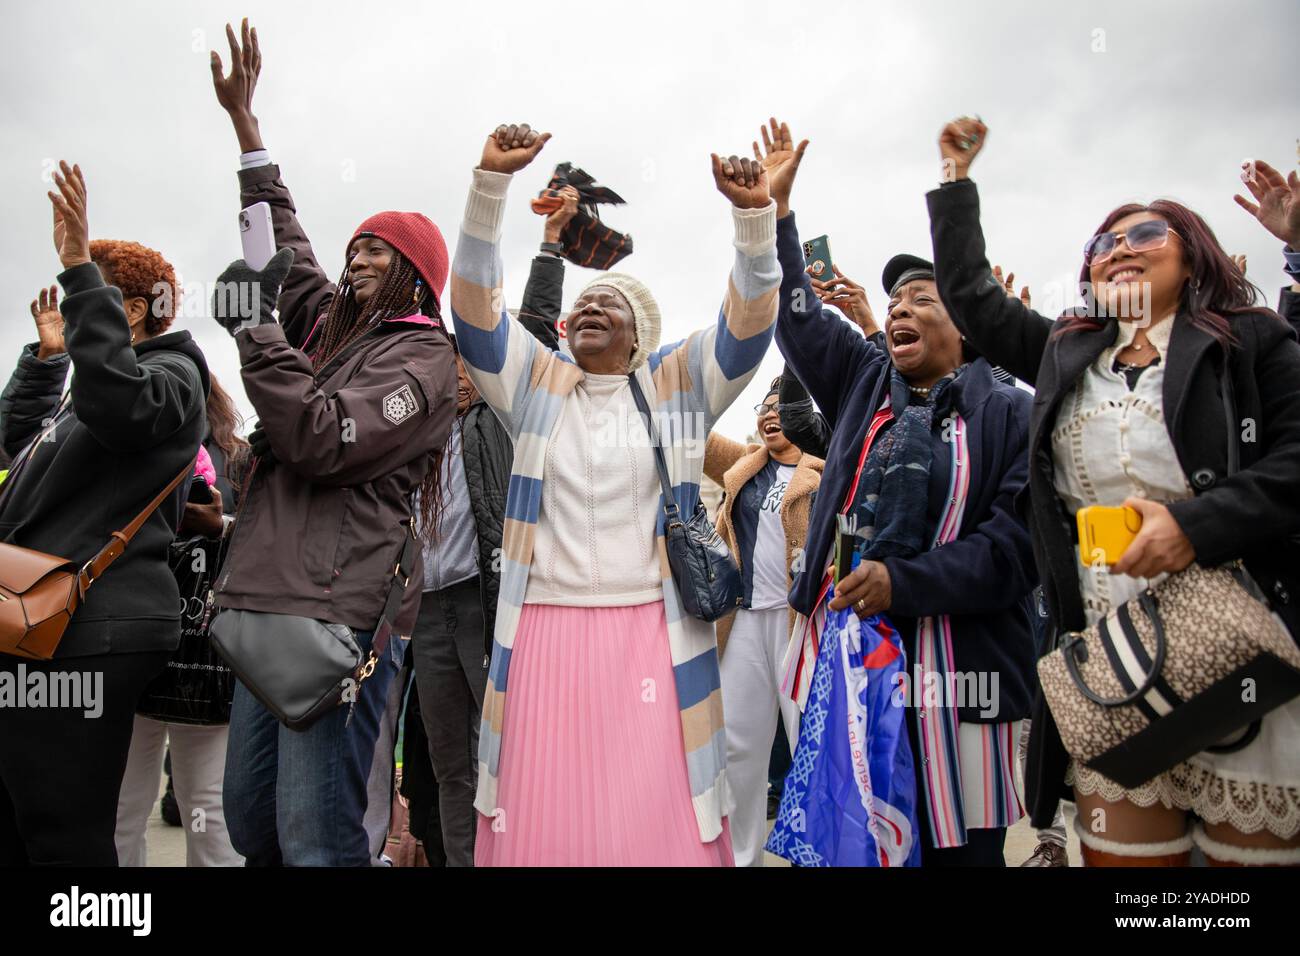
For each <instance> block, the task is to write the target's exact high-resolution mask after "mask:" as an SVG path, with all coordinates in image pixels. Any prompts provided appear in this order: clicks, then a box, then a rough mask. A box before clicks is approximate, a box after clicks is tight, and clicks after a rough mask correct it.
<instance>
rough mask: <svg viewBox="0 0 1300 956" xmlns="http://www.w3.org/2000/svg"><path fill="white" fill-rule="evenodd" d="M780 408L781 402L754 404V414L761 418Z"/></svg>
mask: <svg viewBox="0 0 1300 956" xmlns="http://www.w3.org/2000/svg"><path fill="white" fill-rule="evenodd" d="M780 410H781V403H780V402H763V404H761V405H755V406H754V414H755V415H757V416H758V417H759V418H762V417H763V416H764V415H766V414H767V413H768V412H776V411H780Z"/></svg>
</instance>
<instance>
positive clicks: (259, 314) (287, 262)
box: [212, 249, 293, 335]
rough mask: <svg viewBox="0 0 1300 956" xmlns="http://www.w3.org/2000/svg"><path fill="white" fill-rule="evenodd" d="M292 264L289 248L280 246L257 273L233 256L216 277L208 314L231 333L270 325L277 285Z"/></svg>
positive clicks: (278, 289) (279, 284)
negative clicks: (233, 259) (230, 261)
mask: <svg viewBox="0 0 1300 956" xmlns="http://www.w3.org/2000/svg"><path fill="white" fill-rule="evenodd" d="M292 265H293V250H292V249H281V250H280V251H279V252H277V253H276V254H275V255H273V256H272V257H271V261H270V262H268V263H267V264H266V267H265V268H263V269H262V270H261V271H260V272H259V271H257V270H256V269H250V268H249V267H248V263H247V262H245V261H244V260H243V259H236V260H235V261H234V262H232V263H231V264H230V265H228V266H226V268H225V269H224V270H223V271H222V273H221V275H219V276H217V285H216V288H215V289H214V290H213V292H212V317H213V318H214V319H216V320H217V322H218V323H219V324H220V325H221V327H222V328H223V329H225V330H226V331H227V332H229V333H230V334H231V335H234V334H235V333H236V332H238V331H239V330H240V329H251V328H253V326H255V325H270V324H271V323H272V322H274V321H275V319H274V317H273V316H272V313H273V312H275V303H276V300H277V299H279V298H280V286H281V285H283V284H284V280H285V277H286V276H288V275H289V267H290V266H292Z"/></svg>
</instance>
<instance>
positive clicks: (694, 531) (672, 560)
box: [627, 373, 745, 624]
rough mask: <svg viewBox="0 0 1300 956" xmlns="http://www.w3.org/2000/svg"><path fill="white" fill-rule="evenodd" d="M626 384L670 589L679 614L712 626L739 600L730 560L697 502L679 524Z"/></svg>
mask: <svg viewBox="0 0 1300 956" xmlns="http://www.w3.org/2000/svg"><path fill="white" fill-rule="evenodd" d="M627 378H628V382H629V383H630V384H631V386H632V397H633V398H635V399H636V407H637V409H638V410H639V411H640V412H641V416H642V418H643V419H644V421H645V427H646V431H647V432H648V433H649V435H650V444H651V445H652V446H653V448H654V453H655V469H656V470H657V471H658V472H659V486H660V488H662V489H663V499H664V545H665V546H666V547H667V549H668V566H669V567H670V568H671V569H672V573H673V583H675V584H676V585H677V594H678V596H679V597H680V598H681V602H682V609H683V610H685V611H686V613H687V614H689V615H691V617H696V618H699V619H700V620H701V621H704V622H706V623H708V624H712V623H713V622H714V621H716V620H718V619H719V618H721V617H725V616H726V615H728V614H730V613H731V612H732V611H734V610H736V608H738V607H740V604H741V602H742V601H743V600H744V593H745V588H744V582H743V581H742V580H741V577H740V568H738V567H737V566H736V561H735V559H734V558H732V556H731V549H730V548H728V547H727V544H726V542H725V541H723V540H722V536H721V535H719V534H718V531H717V529H716V528H715V527H714V526H713V522H711V521H710V520H709V513H708V511H706V510H705V508H704V502H702V501H700V500H698V499H697V500H696V502H695V511H694V513H693V514H692V515H691V517H690V518H689V520H687V521H686V522H683V521H682V519H681V514H680V512H679V511H678V508H677V499H675V498H674V497H673V486H672V483H671V482H670V481H669V480H668V465H667V463H666V462H665V461H664V452H663V447H662V446H661V445H660V444H659V435H658V433H657V431H656V430H655V426H654V416H652V415H651V414H650V406H649V405H648V404H647V403H646V400H645V395H644V394H643V393H642V391H641V384H640V383H639V382H638V381H637V380H636V374H635V373H633V374H631V375H629V376H628V377H627Z"/></svg>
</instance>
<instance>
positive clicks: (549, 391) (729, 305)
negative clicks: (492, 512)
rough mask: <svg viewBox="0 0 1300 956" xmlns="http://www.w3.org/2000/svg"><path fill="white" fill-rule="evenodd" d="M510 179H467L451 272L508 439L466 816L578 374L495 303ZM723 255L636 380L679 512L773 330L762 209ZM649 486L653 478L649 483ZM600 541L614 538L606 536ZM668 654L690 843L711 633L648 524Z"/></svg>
mask: <svg viewBox="0 0 1300 956" xmlns="http://www.w3.org/2000/svg"><path fill="white" fill-rule="evenodd" d="M510 179H511V177H510V176H508V175H505V174H501V173H491V172H486V171H484V170H479V169H476V170H475V171H474V183H473V185H472V187H471V188H470V193H469V200H468V202H467V203H466V207H465V219H464V222H463V223H462V225H461V232H460V241H459V243H458V244H457V246H456V255H455V259H454V260H453V263H452V277H451V309H452V321H453V323H454V325H455V329H456V339H457V344H458V346H459V348H460V354H461V357H462V358H463V359H464V361H465V365H466V367H467V369H468V371H469V375H470V378H471V379H472V380H473V381H474V384H475V385H476V386H477V387H478V390H479V392H480V393H481V394H482V395H483V397H484V399H485V400H486V401H487V402H488V404H489V405H490V406H491V407H492V410H493V411H494V412H496V414H497V415H498V416H499V417H500V419H501V421H502V422H503V423H504V424H505V426H506V428H507V429H508V430H509V432H510V435H511V437H512V438H513V439H514V442H515V458H514V465H513V468H512V472H511V476H510V485H509V491H508V495H507V499H506V519H505V527H504V529H503V535H502V542H501V544H502V555H501V594H500V598H499V600H498V605H497V619H496V628H495V634H494V641H493V646H492V663H491V668H490V669H489V671H488V684H487V691H486V693H485V695H484V699H483V722H482V728H481V731H480V736H479V782H478V794H477V796H476V798H475V801H474V806H475V808H476V809H477V810H478V811H479V812H480V813H483V814H485V815H487V816H493V817H495V816H496V814H497V779H498V773H499V766H498V763H499V760H500V756H501V729H502V726H503V723H504V719H503V718H504V714H505V708H506V707H507V706H508V701H509V673H510V654H511V648H512V647H513V644H514V637H515V631H516V629H517V627H518V624H519V616H520V611H521V610H522V605H523V600H524V595H525V593H526V590H527V585H528V574H529V569H530V567H531V564H532V554H533V537H534V533H535V531H536V526H537V519H538V513H539V510H540V505H541V500H542V481H543V477H544V475H543V468H544V463H545V460H546V449H547V445H548V443H549V441H550V436H551V431H552V429H553V428H554V426H555V423H556V421H557V420H558V419H559V417H560V411H561V409H562V407H563V404H564V403H565V402H566V401H576V397H575V396H574V395H573V391H574V387H575V386H576V385H577V384H578V382H580V381H581V380H582V378H583V375H584V372H583V371H582V369H581V368H579V367H578V366H577V365H576V364H575V363H574V362H573V360H572V359H571V358H570V357H569V356H566V355H564V354H562V353H559V352H553V351H550V350H549V349H546V348H544V347H542V346H541V345H540V344H539V343H538V342H537V340H536V339H535V338H533V336H531V335H529V334H528V333H527V332H526V331H525V330H524V329H523V328H522V327H521V326H520V325H519V324H518V322H517V321H516V320H515V319H513V318H511V317H510V315H509V313H508V312H507V311H506V309H505V307H504V303H503V301H502V295H501V287H502V270H501V257H500V249H499V243H500V231H501V218H502V213H503V211H504V208H505V199H506V190H507V188H508V186H509V184H510ZM733 216H734V220H735V228H736V239H735V246H736V257H735V262H734V264H733V266H732V269H731V276H730V279H729V281H728V285H727V292H726V297H725V299H724V301H723V304H722V309H721V311H720V313H719V315H718V318H717V321H716V322H715V323H714V324H712V325H711V326H709V327H708V328H706V329H703V330H701V331H698V332H695V333H693V334H692V335H690V336H689V337H687V338H686V339H684V340H683V341H680V342H676V343H673V344H671V345H665V346H663V347H662V348H660V349H659V350H658V351H657V352H655V353H653V354H652V355H651V356H650V357H649V360H648V361H647V362H646V363H645V364H644V365H642V366H641V367H640V368H639V369H637V371H636V375H637V379H638V381H639V382H640V385H641V388H642V390H643V391H644V392H645V394H646V396H647V400H648V401H649V402H650V403H651V407H652V409H653V410H654V412H655V414H656V417H657V421H658V422H660V423H662V422H665V421H670V422H672V423H674V424H673V427H671V428H665V427H664V426H663V425H662V424H661V425H660V431H661V433H662V435H663V440H664V441H665V442H670V444H667V445H666V446H665V448H664V453H665V458H666V460H667V463H668V473H669V477H670V479H671V481H672V486H673V497H674V498H675V499H676V501H677V504H678V507H679V508H680V509H681V512H682V513H683V514H690V513H691V511H692V510H693V509H694V507H695V502H696V500H697V499H698V497H699V491H700V474H701V470H702V468H703V447H704V441H705V436H707V434H708V432H709V430H710V429H711V428H712V427H713V424H714V422H715V421H716V420H717V418H718V416H719V415H721V414H722V412H723V411H724V410H725V409H726V408H727V406H729V405H730V404H731V403H732V402H733V401H734V400H735V399H736V398H737V397H738V396H739V395H740V393H741V391H742V390H743V389H744V387H745V385H746V384H747V383H748V382H749V380H750V378H751V377H752V376H753V374H754V373H755V372H756V371H757V370H758V365H759V362H761V361H762V359H763V355H764V353H765V352H766V351H767V347H768V344H769V343H770V342H771V339H772V332H773V327H774V325H775V322H776V312H777V288H778V284H779V282H780V279H781V270H780V267H779V266H778V264H777V259H776V216H775V206H774V205H772V204H769V205H768V207H767V208H765V209H746V210H741V209H736V210H733ZM651 480H653V476H652V478H651ZM610 533H611V534H613V533H617V532H616V529H610ZM656 537H657V543H658V550H659V564H660V567H661V568H662V575H663V596H664V612H665V616H666V617H667V621H668V644H669V648H670V650H671V653H672V664H673V677H674V683H675V684H676V690H677V703H678V708H679V710H680V712H681V721H682V737H683V739H684V742H685V750H686V767H687V772H688V776H689V779H690V785H691V801H692V803H693V805H694V808H695V818H696V822H697V823H698V825H699V832H700V839H701V841H703V842H709V841H712V840H714V839H716V838H717V837H718V835H719V834H720V833H721V832H722V818H723V817H724V816H726V815H727V814H728V813H730V811H731V808H732V805H733V801H732V799H731V793H730V790H729V789H728V787H727V778H726V772H725V771H726V762H727V758H726V753H727V745H726V733H725V730H724V726H723V719H722V692H721V687H720V683H719V679H718V654H717V644H716V642H715V640H714V631H713V626H712V625H710V624H705V623H703V622H701V621H699V620H696V619H695V618H692V617H690V616H689V615H687V614H686V613H685V612H684V611H683V610H682V608H681V602H680V600H679V599H678V595H677V590H676V588H675V587H674V585H673V580H672V574H671V573H670V571H669V567H668V559H667V553H666V551H665V550H664V542H663V515H662V511H661V513H660V516H659V521H658V522H657V526H656Z"/></svg>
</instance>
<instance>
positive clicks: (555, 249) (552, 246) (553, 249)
mask: <svg viewBox="0 0 1300 956" xmlns="http://www.w3.org/2000/svg"><path fill="white" fill-rule="evenodd" d="M541 248H542V252H545V253H548V254H550V255H552V256H555V258H557V259H559V258H560V257H561V256H562V255H563V254H564V244H563V243H559V242H543V243H542V247H541Z"/></svg>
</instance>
